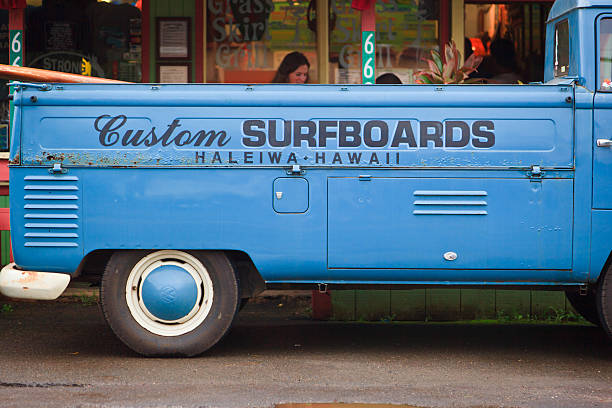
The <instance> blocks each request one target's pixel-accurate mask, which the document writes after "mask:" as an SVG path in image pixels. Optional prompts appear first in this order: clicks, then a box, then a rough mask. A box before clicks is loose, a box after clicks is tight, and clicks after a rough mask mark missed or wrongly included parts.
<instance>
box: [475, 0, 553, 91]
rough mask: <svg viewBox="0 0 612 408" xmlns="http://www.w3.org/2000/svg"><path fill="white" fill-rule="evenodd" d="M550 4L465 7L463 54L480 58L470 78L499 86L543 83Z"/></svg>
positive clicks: (495, 4)
mask: <svg viewBox="0 0 612 408" xmlns="http://www.w3.org/2000/svg"><path fill="white" fill-rule="evenodd" d="M550 7H551V3H550V2H535V1H534V2H529V3H521V2H504V3H500V2H496V3H489V4H486V3H482V2H478V4H467V2H466V4H465V21H464V23H465V24H464V26H465V54H466V57H467V56H469V55H470V54H471V53H472V52H473V53H475V54H477V55H480V56H481V57H483V61H482V63H481V64H480V66H479V67H478V71H477V72H476V73H474V74H473V75H472V77H476V78H480V79H482V80H483V82H485V83H493V84H502V83H507V84H511V83H514V84H516V83H518V81H521V82H524V83H525V82H536V81H542V80H543V78H544V48H545V40H546V39H545V30H546V23H545V20H546V16H547V15H548V12H549V10H550Z"/></svg>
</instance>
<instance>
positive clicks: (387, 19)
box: [329, 0, 440, 84]
mask: <svg viewBox="0 0 612 408" xmlns="http://www.w3.org/2000/svg"><path fill="white" fill-rule="evenodd" d="M331 7H332V13H331V14H332V17H331V18H330V26H329V29H330V56H329V60H330V70H331V71H330V80H331V82H332V83H337V84H359V83H361V22H360V21H361V20H360V19H361V17H360V14H359V12H356V11H354V10H353V9H352V8H351V1H350V0H332V1H331ZM439 18H440V7H439V1H438V0H389V1H387V2H380V1H379V2H377V3H376V75H377V76H379V75H381V74H384V73H394V74H395V75H397V76H398V77H399V78H400V79H401V81H402V82H403V83H413V82H414V80H413V76H412V74H413V73H414V72H415V71H418V70H420V69H422V68H424V67H426V63H425V62H424V61H423V58H424V57H427V56H428V55H429V52H430V50H438V49H439V47H440V39H439Z"/></svg>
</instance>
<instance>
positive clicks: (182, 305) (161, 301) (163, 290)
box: [141, 265, 198, 321]
mask: <svg viewBox="0 0 612 408" xmlns="http://www.w3.org/2000/svg"><path fill="white" fill-rule="evenodd" d="M141 290H142V292H141V296H142V302H143V303H144V305H145V307H146V308H147V310H148V311H149V313H151V314H152V315H153V316H155V317H156V318H158V319H161V320H166V321H175V320H179V319H181V318H183V317H185V316H187V315H188V314H189V312H191V311H192V310H193V308H194V307H195V305H196V303H197V301H198V287H197V284H196V282H195V280H194V279H193V277H192V276H191V274H190V273H189V272H187V271H186V270H185V269H183V268H181V267H179V266H176V265H162V266H160V267H158V268H156V269H154V270H153V271H151V272H150V273H149V274H148V275H147V277H146V278H145V280H144V282H142V289H141Z"/></svg>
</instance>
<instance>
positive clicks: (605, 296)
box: [597, 267, 612, 340]
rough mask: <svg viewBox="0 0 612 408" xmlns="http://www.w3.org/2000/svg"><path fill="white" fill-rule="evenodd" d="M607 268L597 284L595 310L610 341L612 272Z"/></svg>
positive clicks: (611, 336) (611, 331)
mask: <svg viewBox="0 0 612 408" xmlns="http://www.w3.org/2000/svg"><path fill="white" fill-rule="evenodd" d="M611 269H612V267H611V268H609V269H608V270H607V271H606V274H605V275H604V276H603V278H602V279H601V282H599V289H598V294H597V309H598V310H599V320H600V322H601V327H602V328H603V329H604V331H605V332H606V334H607V335H608V337H609V338H610V339H611V340H612V272H610V270H611Z"/></svg>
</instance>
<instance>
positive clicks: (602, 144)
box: [597, 139, 612, 147]
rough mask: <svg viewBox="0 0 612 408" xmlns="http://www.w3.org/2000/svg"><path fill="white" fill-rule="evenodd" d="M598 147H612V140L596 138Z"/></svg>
mask: <svg viewBox="0 0 612 408" xmlns="http://www.w3.org/2000/svg"><path fill="white" fill-rule="evenodd" d="M597 146H598V147H612V140H610V139H597Z"/></svg>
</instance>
